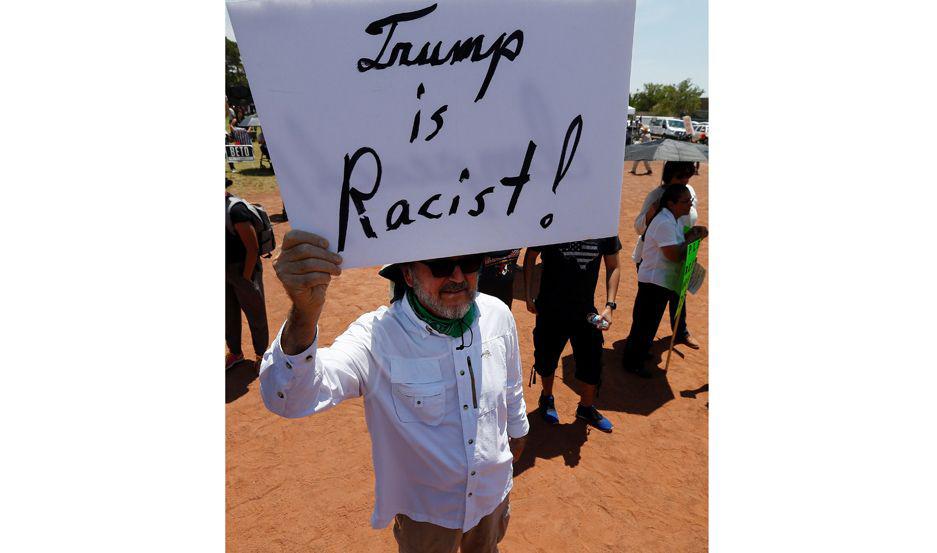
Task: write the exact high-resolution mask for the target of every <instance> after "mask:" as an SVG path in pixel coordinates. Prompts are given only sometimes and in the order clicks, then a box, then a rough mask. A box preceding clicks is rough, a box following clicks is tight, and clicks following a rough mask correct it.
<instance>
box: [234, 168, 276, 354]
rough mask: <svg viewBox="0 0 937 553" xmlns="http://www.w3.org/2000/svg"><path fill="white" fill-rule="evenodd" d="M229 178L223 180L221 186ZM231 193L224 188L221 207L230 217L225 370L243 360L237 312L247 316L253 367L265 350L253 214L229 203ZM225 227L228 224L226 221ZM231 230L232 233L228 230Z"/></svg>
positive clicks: (263, 306) (264, 318)
mask: <svg viewBox="0 0 937 553" xmlns="http://www.w3.org/2000/svg"><path fill="white" fill-rule="evenodd" d="M228 186H231V179H225V188H227V187H228ZM232 197H233V196H232V195H231V194H230V193H229V192H228V191H225V209H226V210H227V212H228V214H227V217H229V218H230V222H231V224H230V229H231V230H229V228H226V229H225V278H224V280H225V286H224V288H225V290H224V293H225V325H224V326H225V331H224V338H225V343H226V344H227V345H228V354H227V355H226V356H225V370H227V369H230V368H231V367H233V366H234V365H236V364H238V363H240V362H241V361H243V360H244V353H243V352H242V351H241V311H242V310H243V311H244V315H245V316H246V317H247V326H248V327H249V328H250V330H251V339H252V341H253V345H254V354H255V355H256V357H257V366H258V367H259V366H260V358H261V356H263V354H264V351H266V350H267V345H268V342H269V331H268V329H267V307H266V304H265V300H264V281H263V272H262V267H261V264H260V256H259V255H258V254H259V249H260V245H259V244H258V241H257V230H256V229H255V228H254V215H253V214H252V213H251V212H250V210H248V209H247V207H245V206H244V204H243V203H242V202H237V203H232V201H231V199H232ZM225 226H226V227H229V225H228V224H227V222H226V225H225ZM232 230H233V232H232Z"/></svg>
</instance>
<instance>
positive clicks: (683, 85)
mask: <svg viewBox="0 0 937 553" xmlns="http://www.w3.org/2000/svg"><path fill="white" fill-rule="evenodd" d="M703 92H704V91H703V89H702V88H700V87H698V86H696V85H694V84H693V82H692V81H690V79H684V80H682V81H680V82H679V83H677V85H676V86H674V85H669V86H668V87H667V94H666V101H667V107H668V108H670V109H669V111H670V113H673V114H675V115H677V116H679V117H683V116H684V115H692V114H693V112H695V111H696V110H698V109H699V108H700V97H702V95H703Z"/></svg>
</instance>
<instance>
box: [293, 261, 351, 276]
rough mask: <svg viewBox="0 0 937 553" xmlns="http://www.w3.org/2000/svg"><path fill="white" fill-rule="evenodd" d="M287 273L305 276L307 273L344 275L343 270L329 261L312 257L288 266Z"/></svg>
mask: <svg viewBox="0 0 937 553" xmlns="http://www.w3.org/2000/svg"><path fill="white" fill-rule="evenodd" d="M287 272H288V273H290V274H305V273H315V272H319V273H329V274H331V275H335V276H338V275H340V274H342V268H341V267H339V266H338V265H336V264H334V263H329V262H328V261H325V260H322V259H316V258H314V257H310V258H307V259H301V260H299V261H293V262H291V263H290V264H289V265H288V266H287Z"/></svg>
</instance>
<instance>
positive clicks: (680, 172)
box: [631, 161, 699, 349]
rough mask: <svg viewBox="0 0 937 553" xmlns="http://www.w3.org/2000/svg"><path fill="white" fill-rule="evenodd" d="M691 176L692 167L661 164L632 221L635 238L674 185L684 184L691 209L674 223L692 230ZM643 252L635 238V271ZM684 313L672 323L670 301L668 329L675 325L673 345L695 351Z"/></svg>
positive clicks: (674, 304)
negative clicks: (655, 182) (657, 180)
mask: <svg viewBox="0 0 937 553" xmlns="http://www.w3.org/2000/svg"><path fill="white" fill-rule="evenodd" d="M692 176H693V163H691V162H689V161H668V162H667V163H665V164H664V172H663V178H662V180H661V182H660V186H658V187H657V188H654V189H653V190H651V191H650V192H648V194H647V197H646V198H644V205H642V206H641V213H639V214H638V216H637V218H636V219H635V220H634V230H635V232H636V233H638V234H639V235H642V236H643V235H644V232H645V231H646V230H647V228H648V225H649V224H650V223H651V220H652V219H653V218H654V216H655V215H657V212H658V210H659V206H660V198H661V196H662V195H663V194H664V190H666V189H667V187H668V186H672V185H674V184H685V185H686V187H687V190H689V191H690V198H691V199H692V205H691V206H690V211H689V213H687V214H686V215H684V216H682V217H679V218H678V220H677V223H678V228H680V229H683V228H684V227H693V226H695V225H696V219H697V213H696V191H695V190H693V187H692V186H690V184H689V182H690V177H692ZM643 248H644V239H643V238H639V239H638V242H637V244H635V246H634V252H632V254H631V258H632V259H633V260H634V262H635V263H636V264H638V267H636V268H639V267H640V265H641V253H642V249H643ZM686 313H687V308H686V304H684V305H683V312H682V313H681V314H680V321H679V322H677V321H676V314H677V302H676V301H673V302H671V303H670V326H671V327H673V326H674V324H675V323H676V324H677V339H676V343H677V344H686V345H687V346H689V347H691V348H693V349H699V343H698V342H697V341H696V340H695V339H693V337H692V336H691V335H690V331H689V330H688V329H687V327H686Z"/></svg>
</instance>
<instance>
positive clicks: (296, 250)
mask: <svg viewBox="0 0 937 553" xmlns="http://www.w3.org/2000/svg"><path fill="white" fill-rule="evenodd" d="M323 240H325V239H324V238H323ZM308 258H316V259H324V260H326V261H328V262H330V263H333V264H335V265H341V264H342V256H340V255H338V254H337V253H332V252H330V251H328V250H327V249H325V248H323V247H321V246H317V245H314V244H311V243H308V242H298V243H295V244H293V245H292V246H290V247H289V248H286V247H284V248H283V250H282V251H281V252H280V255H279V257H278V258H277V259H278V260H279V259H283V260H284V261H299V260H301V259H308Z"/></svg>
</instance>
